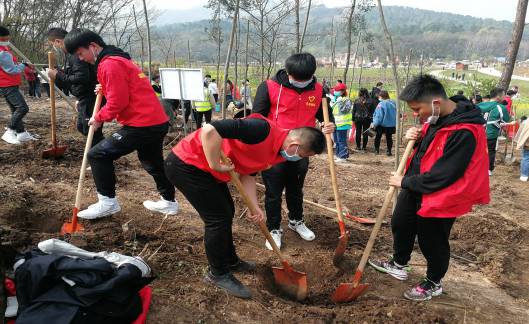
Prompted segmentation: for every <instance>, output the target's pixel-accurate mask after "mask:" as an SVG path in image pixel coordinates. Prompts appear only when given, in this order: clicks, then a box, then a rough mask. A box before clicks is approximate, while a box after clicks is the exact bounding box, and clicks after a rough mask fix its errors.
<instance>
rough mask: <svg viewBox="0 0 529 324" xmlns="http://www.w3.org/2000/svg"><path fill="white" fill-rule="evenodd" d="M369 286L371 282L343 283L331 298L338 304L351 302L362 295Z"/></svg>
mask: <svg viewBox="0 0 529 324" xmlns="http://www.w3.org/2000/svg"><path fill="white" fill-rule="evenodd" d="M368 287H369V284H357V285H355V284H354V283H342V284H340V285H339V286H338V288H336V290H335V291H334V293H333V294H332V295H331V300H332V301H333V302H334V303H336V304H340V303H348V302H351V301H353V300H356V299H357V298H358V297H359V296H361V295H362V294H363V293H364V292H365V291H366V289H367V288H368Z"/></svg>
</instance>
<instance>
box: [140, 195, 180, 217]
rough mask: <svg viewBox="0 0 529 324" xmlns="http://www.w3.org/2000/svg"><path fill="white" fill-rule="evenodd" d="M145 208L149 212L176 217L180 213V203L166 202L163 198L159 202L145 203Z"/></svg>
mask: <svg viewBox="0 0 529 324" xmlns="http://www.w3.org/2000/svg"><path fill="white" fill-rule="evenodd" d="M143 206H144V207H145V208H147V209H148V210H151V211H155V212H159V213H162V214H167V215H175V214H176V213H178V203H177V202H176V201H169V200H165V199H163V197H162V198H161V199H160V200H158V201H152V200H146V201H144V202H143Z"/></svg>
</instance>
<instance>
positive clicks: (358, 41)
mask: <svg viewBox="0 0 529 324" xmlns="http://www.w3.org/2000/svg"><path fill="white" fill-rule="evenodd" d="M360 36H361V34H358V40H357V41H356V49H355V56H354V59H353V73H351V74H352V76H351V86H350V87H349V94H350V93H351V92H352V91H353V84H354V82H355V69H356V60H357V58H358V47H360V39H361V37H360ZM358 90H360V88H358Z"/></svg>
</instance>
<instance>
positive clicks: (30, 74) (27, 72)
mask: <svg viewBox="0 0 529 324" xmlns="http://www.w3.org/2000/svg"><path fill="white" fill-rule="evenodd" d="M24 77H25V78H26V80H27V81H35V79H37V78H36V77H35V71H33V70H32V69H31V68H30V67H29V66H26V68H25V69H24Z"/></svg>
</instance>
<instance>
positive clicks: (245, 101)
mask: <svg viewBox="0 0 529 324" xmlns="http://www.w3.org/2000/svg"><path fill="white" fill-rule="evenodd" d="M249 40H250V20H249V19H248V24H247V25H246V50H245V51H244V56H245V57H244V84H245V85H246V79H248V41H249ZM250 95H251V94H250ZM247 107H248V100H247V97H246V96H244V117H246V108H247Z"/></svg>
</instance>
